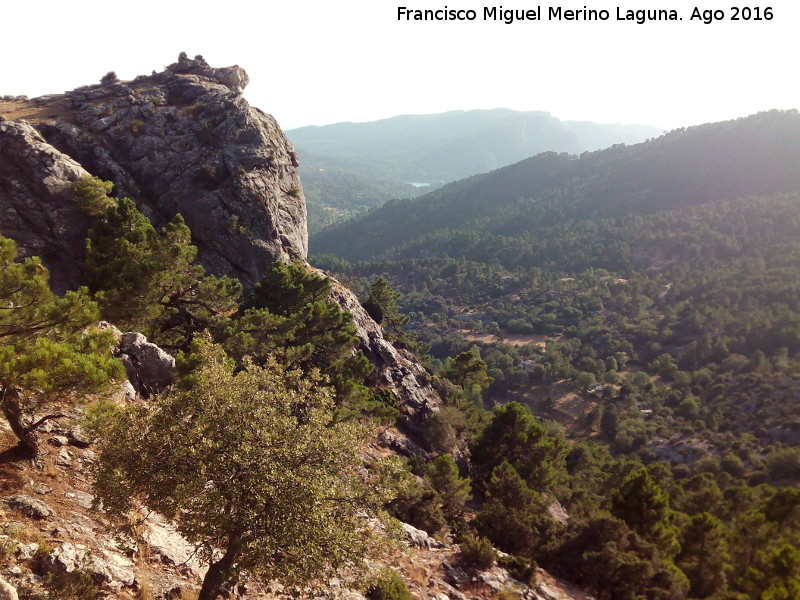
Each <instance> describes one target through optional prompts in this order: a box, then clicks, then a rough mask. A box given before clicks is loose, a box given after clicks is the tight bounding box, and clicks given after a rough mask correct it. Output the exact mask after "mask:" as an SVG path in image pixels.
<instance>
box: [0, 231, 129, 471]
mask: <svg viewBox="0 0 800 600" xmlns="http://www.w3.org/2000/svg"><path fill="white" fill-rule="evenodd" d="M16 254H17V250H16V244H14V242H13V241H11V240H9V239H6V238H4V237H1V236H0V405H1V408H2V411H3V415H4V416H5V418H6V419H7V420H8V423H9V425H10V426H11V430H12V431H13V432H14V435H16V436H17V437H18V438H19V440H20V446H21V448H22V449H23V450H24V451H25V452H26V453H28V454H30V455H32V456H33V457H36V455H37V454H38V435H37V430H38V428H39V427H41V426H42V425H43V424H44V423H45V422H47V421H48V420H51V419H57V418H60V417H63V416H65V415H64V414H62V413H61V411H60V410H59V405H60V403H61V402H66V398H67V397H68V396H69V395H70V394H88V393H92V392H97V391H99V390H101V389H102V388H103V387H105V386H106V385H108V383H109V380H110V379H114V378H118V377H122V376H123V370H122V365H121V363H120V362H119V361H118V360H116V359H114V358H112V356H111V352H110V349H111V347H112V345H113V343H114V340H113V336H112V334H111V332H110V331H104V330H100V329H89V330H87V327H89V326H90V325H93V324H96V323H97V321H98V320H99V313H98V310H97V305H96V304H95V303H94V302H92V301H91V300H90V298H89V296H88V293H87V290H86V289H84V288H82V289H80V290H78V291H76V292H67V293H66V294H65V295H64V297H63V298H59V297H58V296H56V295H55V294H53V293H52V292H51V291H50V288H49V286H48V278H49V273H48V271H47V269H46V268H45V267H44V266H42V263H41V261H40V260H39V259H38V258H28V259H26V260H25V261H23V262H15V260H14V259H15V258H16Z"/></svg>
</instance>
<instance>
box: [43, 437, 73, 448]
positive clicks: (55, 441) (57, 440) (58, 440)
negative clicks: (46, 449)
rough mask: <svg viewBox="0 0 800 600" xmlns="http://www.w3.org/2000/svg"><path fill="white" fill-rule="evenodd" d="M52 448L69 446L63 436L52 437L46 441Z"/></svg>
mask: <svg viewBox="0 0 800 600" xmlns="http://www.w3.org/2000/svg"><path fill="white" fill-rule="evenodd" d="M48 441H49V442H50V443H51V444H52V445H53V446H56V447H60V446H66V445H67V444H69V440H68V439H67V436H65V435H54V436H51V437H50V439H49V440H48Z"/></svg>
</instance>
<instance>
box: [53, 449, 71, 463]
mask: <svg viewBox="0 0 800 600" xmlns="http://www.w3.org/2000/svg"><path fill="white" fill-rule="evenodd" d="M56 464H57V465H58V466H60V467H70V466H72V455H71V454H70V453H69V450H67V449H66V448H59V450H58V454H56Z"/></svg>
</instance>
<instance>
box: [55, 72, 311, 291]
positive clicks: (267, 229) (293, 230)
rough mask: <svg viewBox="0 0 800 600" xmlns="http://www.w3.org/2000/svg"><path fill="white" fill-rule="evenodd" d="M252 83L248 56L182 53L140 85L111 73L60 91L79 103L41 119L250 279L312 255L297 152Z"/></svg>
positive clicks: (218, 266)
mask: <svg viewBox="0 0 800 600" xmlns="http://www.w3.org/2000/svg"><path fill="white" fill-rule="evenodd" d="M248 81H249V78H248V76H247V73H246V72H245V71H244V69H242V68H241V67H238V66H233V67H226V68H212V67H210V66H209V65H208V64H207V63H206V62H205V61H204V60H191V59H190V60H188V61H183V60H179V61H178V62H177V63H175V64H173V65H170V66H169V67H167V69H166V70H165V71H164V72H162V73H156V74H154V75H153V76H150V77H143V78H139V79H137V82H136V84H135V93H131V92H132V91H134V90H133V88H132V87H131V86H130V85H125V84H119V83H113V84H108V85H102V84H101V85H94V86H87V87H85V88H82V89H78V90H74V91H73V92H68V93H67V94H66V97H56V98H54V99H52V100H51V101H50V102H51V103H54V102H62V103H63V102H64V100H65V98H66V99H67V100H68V101H69V102H70V104H71V105H72V109H71V110H70V111H69V114H68V115H65V117H64V118H57V119H55V121H54V122H52V123H48V124H44V125H42V129H43V131H44V134H45V136H46V137H47V139H48V141H50V143H51V144H53V145H54V146H55V147H57V148H58V149H59V150H60V151H61V152H63V153H65V154H67V155H69V156H70V157H72V158H74V159H75V160H77V161H78V162H79V163H80V164H81V165H82V166H83V167H84V168H86V169H87V170H89V171H90V172H92V173H93V174H95V175H98V176H100V177H102V178H104V179H107V180H111V181H113V182H114V184H115V194H116V195H118V196H129V197H131V198H133V199H134V200H135V201H136V202H137V204H138V205H139V206H141V207H142V208H145V207H146V209H147V210H148V211H149V215H152V218H151V220H153V221H154V222H155V223H156V224H157V225H161V224H163V223H165V222H166V221H168V220H169V219H171V218H172V217H173V216H175V214H176V213H181V214H182V215H183V217H184V218H185V219H186V223H187V225H188V226H189V227H190V228H191V230H192V238H193V242H194V243H195V244H197V246H198V249H199V258H200V260H201V262H203V264H204V265H206V267H207V268H208V269H209V270H210V271H211V272H213V273H216V274H229V275H233V276H236V277H238V278H239V279H241V280H242V281H243V282H244V283H245V285H248V286H252V285H254V284H255V283H257V282H258V281H260V280H261V279H262V278H263V277H264V275H265V274H266V273H267V270H268V269H269V266H270V264H271V263H272V262H273V261H274V260H275V259H281V260H297V259H304V258H305V257H306V255H307V253H308V234H307V230H306V208H305V200H304V198H303V191H302V184H301V183H300V178H299V175H298V173H297V169H296V167H297V164H298V158H297V154H296V153H295V151H294V148H293V147H292V144H291V142H289V140H288V139H287V138H286V137H285V135H284V134H283V132H282V131H281V130H280V128H279V127H278V124H277V123H276V121H275V119H274V118H272V117H271V116H270V115H267V114H265V113H263V112H262V111H260V110H258V109H256V108H253V107H251V106H249V105H248V103H247V101H246V100H245V99H244V98H243V96H242V90H243V89H244V87H245V86H246V85H247V83H248ZM223 238H224V241H223Z"/></svg>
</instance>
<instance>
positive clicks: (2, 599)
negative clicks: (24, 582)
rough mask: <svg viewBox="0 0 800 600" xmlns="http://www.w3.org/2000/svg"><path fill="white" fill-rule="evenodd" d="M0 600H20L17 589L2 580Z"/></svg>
mask: <svg viewBox="0 0 800 600" xmlns="http://www.w3.org/2000/svg"><path fill="white" fill-rule="evenodd" d="M0 600H19V596H18V595H17V588H15V587H14V586H13V585H11V584H10V583H8V582H7V581H6V580H5V579H0Z"/></svg>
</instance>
